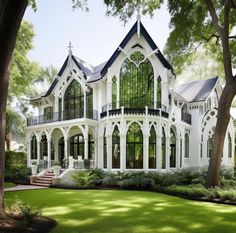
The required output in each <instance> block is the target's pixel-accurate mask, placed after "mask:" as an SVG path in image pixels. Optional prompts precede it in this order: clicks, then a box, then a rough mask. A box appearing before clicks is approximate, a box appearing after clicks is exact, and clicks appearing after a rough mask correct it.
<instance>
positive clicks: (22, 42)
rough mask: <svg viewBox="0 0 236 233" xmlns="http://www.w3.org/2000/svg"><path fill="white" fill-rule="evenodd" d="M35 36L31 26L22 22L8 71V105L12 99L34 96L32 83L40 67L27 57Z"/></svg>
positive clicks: (39, 72)
mask: <svg viewBox="0 0 236 233" xmlns="http://www.w3.org/2000/svg"><path fill="white" fill-rule="evenodd" d="M34 36H35V33H34V30H33V25H32V24H31V23H29V22H27V21H23V22H22V24H21V26H20V29H19V32H18V35H17V40H16V46H15V50H14V53H13V59H12V65H11V69H10V78H9V80H10V81H9V89H8V105H10V104H11V102H12V99H14V98H17V100H18V101H19V102H20V100H21V98H25V96H26V95H32V94H34V86H33V85H32V84H33V81H34V80H35V79H36V78H38V77H39V76H40V74H41V67H40V66H39V64H38V63H36V62H32V61H30V60H29V59H28V57H27V55H28V53H29V51H30V50H31V49H32V48H33V38H34Z"/></svg>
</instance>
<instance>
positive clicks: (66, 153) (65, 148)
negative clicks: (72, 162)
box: [64, 136, 68, 159]
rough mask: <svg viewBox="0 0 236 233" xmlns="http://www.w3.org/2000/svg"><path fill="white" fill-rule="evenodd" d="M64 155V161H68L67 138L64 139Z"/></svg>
mask: <svg viewBox="0 0 236 233" xmlns="http://www.w3.org/2000/svg"><path fill="white" fill-rule="evenodd" d="M64 155H65V159H68V137H67V136H66V137H64Z"/></svg>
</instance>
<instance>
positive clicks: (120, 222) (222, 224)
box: [5, 189, 236, 233]
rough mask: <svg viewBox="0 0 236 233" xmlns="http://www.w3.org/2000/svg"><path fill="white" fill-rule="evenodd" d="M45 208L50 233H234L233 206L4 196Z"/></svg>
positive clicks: (62, 193)
mask: <svg viewBox="0 0 236 233" xmlns="http://www.w3.org/2000/svg"><path fill="white" fill-rule="evenodd" d="M16 196H17V197H18V198H19V199H22V200H23V201H26V202H29V203H31V204H32V205H33V206H42V207H44V214H45V215H47V216H50V217H52V218H54V219H56V220H57V221H58V223H59V224H58V226H57V227H56V228H55V229H54V230H53V231H52V232H54V233H65V232H66V233H92V232H93V233H108V232H109V233H110V232H112V233H124V232H129V233H177V232H179V233H193V232H195V233H235V232H236V214H235V213H236V206H227V205H220V204H212V203H206V202H197V201H189V200H184V199H181V198H177V197H173V196H168V195H164V194H159V193H153V192H142V191H120V190H63V189H47V190H46V189H44V190H33V191H18V192H6V193H5V200H6V202H7V203H9V202H10V201H11V200H13V199H15V197H16Z"/></svg>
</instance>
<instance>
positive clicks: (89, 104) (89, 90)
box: [86, 87, 93, 116]
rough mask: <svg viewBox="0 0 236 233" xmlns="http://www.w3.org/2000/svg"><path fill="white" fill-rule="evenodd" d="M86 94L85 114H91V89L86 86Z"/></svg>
mask: <svg viewBox="0 0 236 233" xmlns="http://www.w3.org/2000/svg"><path fill="white" fill-rule="evenodd" d="M86 96H87V114H89V116H90V114H91V112H92V110H93V89H92V88H91V87H88V92H86Z"/></svg>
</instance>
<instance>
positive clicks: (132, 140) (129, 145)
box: [126, 122, 143, 169]
mask: <svg viewBox="0 0 236 233" xmlns="http://www.w3.org/2000/svg"><path fill="white" fill-rule="evenodd" d="M126 168H127V169H142V168H143V133H142V130H141V128H140V126H139V124H138V123H136V122H134V123H132V124H131V125H130V127H129V130H128V132H127V137H126Z"/></svg>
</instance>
